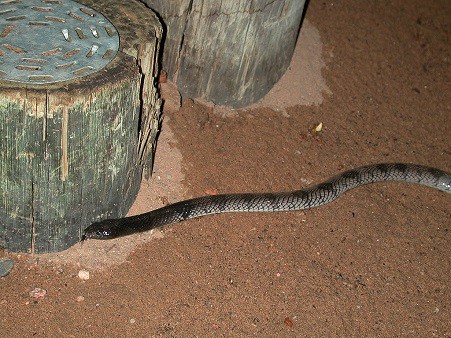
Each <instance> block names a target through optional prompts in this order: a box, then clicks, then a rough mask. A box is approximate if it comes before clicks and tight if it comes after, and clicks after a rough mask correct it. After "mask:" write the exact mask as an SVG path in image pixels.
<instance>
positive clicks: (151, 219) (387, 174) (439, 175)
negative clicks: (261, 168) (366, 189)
mask: <svg viewBox="0 0 451 338" xmlns="http://www.w3.org/2000/svg"><path fill="white" fill-rule="evenodd" d="M386 181H402V182H411V183H417V184H421V185H426V186H429V187H431V188H435V189H438V190H441V191H444V192H447V193H451V174H449V173H447V172H445V171H442V170H439V169H435V168H431V167H426V166H421V165H416V164H404V163H382V164H374V165H368V166H364V167H361V168H357V169H353V170H349V171H346V172H343V173H341V174H339V175H337V176H334V177H332V178H331V179H329V180H327V181H325V182H323V183H321V184H318V185H316V186H313V187H311V188H307V189H305V190H296V191H292V192H280V193H265V194H227V195H214V196H204V197H198V198H193V199H190V200H186V201H181V202H178V203H174V204H171V205H168V206H165V207H163V208H160V209H157V210H153V211H150V212H148V213H145V214H141V215H137V216H131V217H125V218H120V219H109V220H103V221H100V222H96V223H93V224H91V225H90V226H89V227H88V228H86V229H85V231H84V234H83V238H82V240H84V239H88V238H94V239H111V238H116V237H121V236H126V235H129V234H133V233H137V232H143V231H148V230H151V229H153V228H156V227H161V226H164V225H168V224H172V223H177V222H181V221H184V220H187V219H190V218H195V217H201V216H205V215H209V214H219V213H226V212H273V211H290V210H303V209H309V208H313V207H318V206H321V205H324V204H327V203H330V202H332V201H333V200H335V199H337V198H338V197H340V195H342V194H343V193H344V192H346V191H348V190H350V189H353V188H356V187H359V186H362V185H365V184H369V183H375V182H386Z"/></svg>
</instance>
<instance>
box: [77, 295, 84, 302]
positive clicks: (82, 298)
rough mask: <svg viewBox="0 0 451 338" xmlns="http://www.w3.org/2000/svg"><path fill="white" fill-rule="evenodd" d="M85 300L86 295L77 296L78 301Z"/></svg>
mask: <svg viewBox="0 0 451 338" xmlns="http://www.w3.org/2000/svg"><path fill="white" fill-rule="evenodd" d="M84 300H85V297H83V296H78V297H77V302H82V301H84Z"/></svg>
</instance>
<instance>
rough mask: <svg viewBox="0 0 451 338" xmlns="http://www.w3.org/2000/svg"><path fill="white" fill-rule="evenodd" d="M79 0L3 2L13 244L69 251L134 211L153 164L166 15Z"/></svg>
mask: <svg viewBox="0 0 451 338" xmlns="http://www.w3.org/2000/svg"><path fill="white" fill-rule="evenodd" d="M78 2H79V3H76V2H73V1H69V0H58V1H53V0H48V1H40V0H27V2H26V3H25V4H23V3H19V2H17V1H10V2H5V4H2V6H1V8H0V14H1V15H0V242H1V246H2V247H4V248H6V249H8V250H10V251H16V252H17V251H20V252H34V253H46V252H52V251H60V250H63V249H66V248H68V247H69V246H71V245H73V244H74V243H76V242H78V241H79V240H80V238H81V234H82V232H83V230H84V228H86V227H87V226H88V225H89V224H91V223H92V222H93V221H96V220H99V219H103V218H113V217H114V218H115V217H123V216H124V215H125V214H126V213H127V211H128V209H129V208H130V206H131V204H132V203H133V201H134V199H135V198H136V195H137V192H138V189H139V186H140V182H141V174H142V166H143V165H148V166H150V165H151V163H152V154H153V143H154V140H155V135H156V133H157V130H158V121H159V99H158V96H157V94H156V88H155V86H154V83H155V77H156V75H157V71H158V69H157V55H158V52H159V41H160V40H161V35H162V28H161V25H160V23H159V20H158V18H157V17H156V16H155V14H154V13H153V12H152V11H151V10H149V9H147V8H146V7H145V6H144V5H143V4H141V3H139V2H134V1H127V2H126V3H125V2H123V1H120V0H103V1H102V2H98V1H94V0H79V1H78ZM100 13H101V14H100ZM102 14H103V16H102ZM119 41H120V43H119ZM115 45H116V50H115ZM65 70H67V71H66V73H64V71H65Z"/></svg>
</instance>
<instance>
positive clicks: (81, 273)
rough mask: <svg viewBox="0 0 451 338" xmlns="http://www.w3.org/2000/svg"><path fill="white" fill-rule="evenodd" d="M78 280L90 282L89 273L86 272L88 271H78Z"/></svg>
mask: <svg viewBox="0 0 451 338" xmlns="http://www.w3.org/2000/svg"><path fill="white" fill-rule="evenodd" d="M78 278H80V279H81V280H88V279H89V271H86V270H80V271H78Z"/></svg>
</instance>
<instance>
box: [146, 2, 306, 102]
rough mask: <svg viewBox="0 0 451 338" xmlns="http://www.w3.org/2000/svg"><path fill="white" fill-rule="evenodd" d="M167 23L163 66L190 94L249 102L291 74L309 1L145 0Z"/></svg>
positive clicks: (192, 96) (211, 99)
mask: <svg viewBox="0 0 451 338" xmlns="http://www.w3.org/2000/svg"><path fill="white" fill-rule="evenodd" d="M141 1H143V2H145V3H146V4H147V5H148V6H149V7H150V8H152V9H153V10H155V11H156V12H157V13H158V14H159V15H160V16H161V18H162V20H163V21H164V24H165V25H166V36H165V40H164V51H163V69H165V70H166V71H167V73H168V77H169V78H170V79H171V80H172V81H174V82H175V83H176V84H177V87H178V89H179V91H180V93H181V94H182V96H185V97H187V98H202V99H204V100H207V101H213V102H214V103H216V104H222V105H230V106H233V107H236V108H238V107H243V106H246V105H249V104H251V103H254V102H256V101H258V100H259V99H260V98H262V97H263V96H264V95H265V94H266V93H267V92H268V91H269V90H270V89H271V88H272V87H273V85H274V84H275V83H276V82H277V81H278V80H279V79H280V77H281V76H282V75H283V74H284V73H285V70H286V69H287V67H288V65H289V63H290V60H291V57H292V55H293V52H294V48H295V45H296V40H297V37H298V33H299V29H300V25H301V18H302V13H303V9H304V2H305V1H304V0H282V1H273V0H254V1H248V0H222V1H204V0H173V1H165V0H141Z"/></svg>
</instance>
